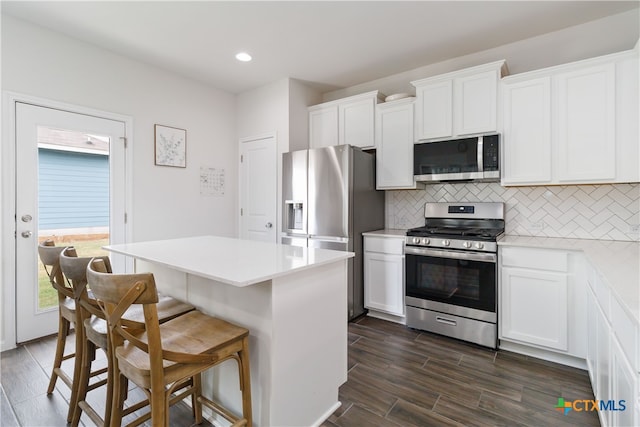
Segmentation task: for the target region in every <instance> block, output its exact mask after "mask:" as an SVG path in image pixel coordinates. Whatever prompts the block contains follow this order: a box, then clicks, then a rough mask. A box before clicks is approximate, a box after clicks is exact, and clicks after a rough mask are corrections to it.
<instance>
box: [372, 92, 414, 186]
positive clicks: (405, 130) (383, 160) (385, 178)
mask: <svg viewBox="0 0 640 427" xmlns="http://www.w3.org/2000/svg"><path fill="white" fill-rule="evenodd" d="M414 99H415V98H413V97H410V98H404V99H400V100H397V101H391V102H386V103H383V104H378V105H377V106H376V132H375V139H376V147H377V151H376V188H377V189H378V190H390V189H415V188H417V186H420V188H422V187H423V185H422V184H416V182H415V181H414V179H413V130H414V129H413V110H414Z"/></svg>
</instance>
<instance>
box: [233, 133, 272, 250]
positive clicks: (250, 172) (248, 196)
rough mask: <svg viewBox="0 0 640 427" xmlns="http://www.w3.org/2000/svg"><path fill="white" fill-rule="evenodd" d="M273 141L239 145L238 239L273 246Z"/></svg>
mask: <svg viewBox="0 0 640 427" xmlns="http://www.w3.org/2000/svg"><path fill="white" fill-rule="evenodd" d="M277 167H278V163H277V158H276V138H275V136H269V137H265V138H259V139H249V140H243V141H241V142H240V238H241V239H248V240H262V241H265V242H273V243H276V237H277V235H276V228H277V227H276V210H277V185H278V184H277Z"/></svg>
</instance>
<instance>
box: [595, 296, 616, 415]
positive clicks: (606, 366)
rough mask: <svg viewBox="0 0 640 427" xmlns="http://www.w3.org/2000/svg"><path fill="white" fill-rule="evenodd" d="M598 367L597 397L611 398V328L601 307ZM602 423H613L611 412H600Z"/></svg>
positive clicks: (598, 328) (598, 331)
mask: <svg viewBox="0 0 640 427" xmlns="http://www.w3.org/2000/svg"><path fill="white" fill-rule="evenodd" d="M595 317H596V330H595V331H594V333H595V336H596V343H597V344H596V365H595V366H596V369H595V373H594V374H595V377H596V384H597V388H598V394H596V395H595V396H596V399H599V400H605V401H608V400H610V399H611V398H612V397H613V396H612V394H611V376H610V372H611V371H610V369H611V366H610V364H611V328H610V326H609V322H608V321H607V318H606V317H605V315H604V313H603V312H602V310H600V309H599V307H597V308H596V313H595ZM600 423H601V424H602V425H603V426H608V425H611V414H610V413H609V412H601V413H600Z"/></svg>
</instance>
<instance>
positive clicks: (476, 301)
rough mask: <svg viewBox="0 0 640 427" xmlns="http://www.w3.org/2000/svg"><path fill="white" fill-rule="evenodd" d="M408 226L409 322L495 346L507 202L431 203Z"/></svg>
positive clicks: (407, 298)
mask: <svg viewBox="0 0 640 427" xmlns="http://www.w3.org/2000/svg"><path fill="white" fill-rule="evenodd" d="M424 216H425V226H424V227H419V228H413V229H411V230H409V231H407V237H406V240H405V279H406V280H405V281H406V305H407V326H409V327H411V328H416V329H422V330H425V331H430V332H435V333H438V334H442V335H447V336H450V337H453V338H458V339H461V340H465V341H470V342H474V343H476V344H480V345H483V346H486V347H491V348H496V347H497V339H498V327H497V319H498V316H497V287H498V286H497V277H498V276H497V251H498V246H497V239H498V237H499V236H500V235H501V234H502V233H503V232H504V203H427V204H426V205H425V208H424Z"/></svg>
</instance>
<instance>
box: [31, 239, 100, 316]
mask: <svg viewBox="0 0 640 427" xmlns="http://www.w3.org/2000/svg"><path fill="white" fill-rule="evenodd" d="M108 244H109V239H98V240H67V239H65V241H64V242H56V246H74V247H75V248H76V251H77V252H78V256H81V257H86V256H102V255H108V253H107V252H106V251H104V250H102V249H100V248H101V247H102V246H105V245H108ZM57 304H58V294H57V292H56V290H55V289H53V286H51V283H50V282H49V277H48V276H47V273H46V271H45V270H44V266H43V265H42V263H41V262H39V263H38V308H39V309H40V310H46V309H47V308H51V307H55V306H56V305H57Z"/></svg>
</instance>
